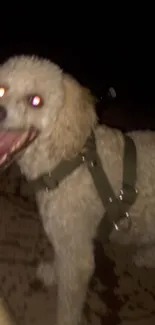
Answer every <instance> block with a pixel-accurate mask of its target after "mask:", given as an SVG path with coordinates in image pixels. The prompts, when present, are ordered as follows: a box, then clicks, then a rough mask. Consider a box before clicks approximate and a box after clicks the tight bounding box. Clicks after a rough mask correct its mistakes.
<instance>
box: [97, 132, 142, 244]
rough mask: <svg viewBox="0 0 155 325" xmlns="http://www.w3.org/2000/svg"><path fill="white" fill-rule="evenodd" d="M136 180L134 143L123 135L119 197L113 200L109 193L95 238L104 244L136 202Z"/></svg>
mask: <svg viewBox="0 0 155 325" xmlns="http://www.w3.org/2000/svg"><path fill="white" fill-rule="evenodd" d="M136 180H137V154H136V146H135V144H134V141H133V140H132V139H131V138H130V137H129V136H128V135H124V158H123V183H122V189H121V191H120V196H119V198H117V197H116V196H115V198H114V199H113V197H112V196H111V195H110V192H107V195H109V202H110V204H109V206H108V208H107V209H106V212H105V214H104V217H103V218H102V220H101V222H100V224H99V226H98V232H97V233H98V235H97V238H98V239H99V240H100V241H101V242H102V244H105V242H106V241H108V239H109V234H110V232H111V231H112V228H113V226H114V224H115V225H117V223H118V222H119V221H120V220H121V219H122V218H125V217H128V216H129V214H128V211H129V209H130V207H131V206H132V204H133V203H134V202H135V201H136V198H137V191H136V188H135V186H136Z"/></svg>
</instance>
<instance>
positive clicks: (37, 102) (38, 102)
mask: <svg viewBox="0 0 155 325" xmlns="http://www.w3.org/2000/svg"><path fill="white" fill-rule="evenodd" d="M29 103H30V104H31V106H33V107H41V106H42V105H43V101H42V99H41V97H40V96H38V95H35V96H31V97H29Z"/></svg>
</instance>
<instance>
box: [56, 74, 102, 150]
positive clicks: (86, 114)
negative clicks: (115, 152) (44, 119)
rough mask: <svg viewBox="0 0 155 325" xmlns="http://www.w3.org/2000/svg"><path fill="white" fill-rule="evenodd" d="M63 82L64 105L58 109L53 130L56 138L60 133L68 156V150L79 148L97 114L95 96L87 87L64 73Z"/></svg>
mask: <svg viewBox="0 0 155 325" xmlns="http://www.w3.org/2000/svg"><path fill="white" fill-rule="evenodd" d="M63 83H64V105H63V107H62V109H60V112H59V116H58V120H57V122H56V126H55V132H56V133H57V139H58V138H60V133H61V137H62V139H63V142H65V151H66V153H67V156H68V155H69V152H70V153H71V154H74V153H76V152H79V150H81V148H82V147H83V145H84V144H85V142H86V139H87V137H88V136H89V135H90V134H91V131H92V129H94V127H95V125H96V122H97V116H96V112H95V98H94V97H93V96H92V94H91V92H90V91H89V90H88V89H86V88H84V87H82V86H81V85H80V84H79V83H78V82H77V81H76V80H75V79H73V78H72V77H71V76H69V75H66V74H64V78H63ZM55 135H56V134H55ZM61 141H62V140H61Z"/></svg>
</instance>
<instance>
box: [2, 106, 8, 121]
mask: <svg viewBox="0 0 155 325" xmlns="http://www.w3.org/2000/svg"><path fill="white" fill-rule="evenodd" d="M6 117H7V110H6V108H5V107H4V106H2V105H0V122H2V121H4V120H5V119H6Z"/></svg>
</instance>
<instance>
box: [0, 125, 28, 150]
mask: <svg viewBox="0 0 155 325" xmlns="http://www.w3.org/2000/svg"><path fill="white" fill-rule="evenodd" d="M24 133H25V135H26V133H27V132H26V131H18V130H17V131H8V130H7V131H4V130H3V131H0V156H3V155H4V154H5V153H9V152H10V150H11V148H12V147H13V146H14V145H16V144H17V143H18V141H20V138H21V136H23V135H24Z"/></svg>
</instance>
